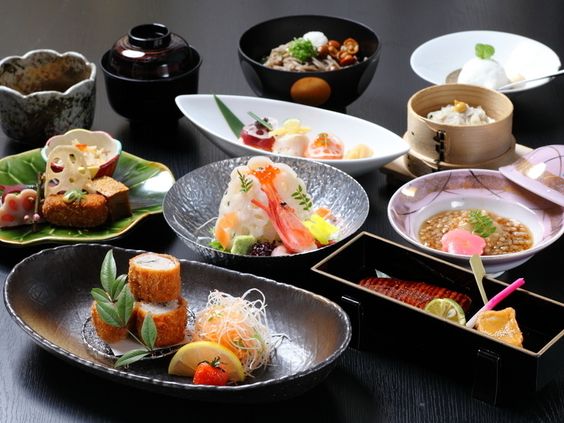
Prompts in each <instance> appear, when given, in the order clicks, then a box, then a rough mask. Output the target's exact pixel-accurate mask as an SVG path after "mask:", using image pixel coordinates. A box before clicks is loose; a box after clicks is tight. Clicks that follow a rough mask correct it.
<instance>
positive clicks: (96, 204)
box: [43, 194, 109, 228]
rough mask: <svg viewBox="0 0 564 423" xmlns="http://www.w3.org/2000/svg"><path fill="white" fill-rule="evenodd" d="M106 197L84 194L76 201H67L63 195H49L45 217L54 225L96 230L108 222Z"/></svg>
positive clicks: (46, 200) (45, 205)
mask: <svg viewBox="0 0 564 423" xmlns="http://www.w3.org/2000/svg"><path fill="white" fill-rule="evenodd" d="M108 216H109V211H108V206H107V201H106V197H104V196H103V195H100V194H84V195H83V196H82V197H81V198H80V199H77V200H74V201H68V200H65V198H64V195H63V194H54V195H48V196H47V197H46V198H45V201H44V202H43V217H44V218H45V220H46V221H47V222H49V223H51V224H53V225H57V226H65V227H72V228H94V227H96V226H100V225H103V224H104V223H106V221H107V220H108Z"/></svg>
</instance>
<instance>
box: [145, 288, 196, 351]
mask: <svg viewBox="0 0 564 423" xmlns="http://www.w3.org/2000/svg"><path fill="white" fill-rule="evenodd" d="M187 308H188V303H187V302H186V300H185V299H184V298H182V297H179V298H178V299H176V300H174V301H168V302H166V303H160V304H157V303H145V302H139V303H137V313H136V314H135V316H136V319H137V332H138V333H140V332H141V327H142V326H143V320H144V319H145V316H146V315H147V313H149V312H151V315H152V316H153V321H154V322H155V326H156V327H157V340H156V341H155V347H166V346H168V345H174V344H178V343H180V342H182V341H183V340H184V337H185V335H186V323H187V322H188V309H187Z"/></svg>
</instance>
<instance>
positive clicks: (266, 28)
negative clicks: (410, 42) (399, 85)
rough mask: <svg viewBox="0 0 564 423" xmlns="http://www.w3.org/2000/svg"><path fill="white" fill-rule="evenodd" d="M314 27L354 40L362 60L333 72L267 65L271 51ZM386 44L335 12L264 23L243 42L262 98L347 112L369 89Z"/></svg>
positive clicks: (244, 62) (245, 63)
mask: <svg viewBox="0 0 564 423" xmlns="http://www.w3.org/2000/svg"><path fill="white" fill-rule="evenodd" d="M310 31H321V32H323V33H324V34H325V35H326V36H327V38H328V39H329V40H338V41H339V42H342V41H343V40H345V39H347V38H354V39H355V40H356V41H357V42H358V44H359V51H358V53H357V57H358V60H359V61H358V62H357V63H356V64H353V65H351V66H348V67H344V68H341V69H338V70H333V71H308V72H297V71H286V70H279V69H272V68H269V67H266V66H264V65H263V63H264V60H265V59H266V58H267V57H268V55H269V54H270V52H271V50H272V49H273V48H275V47H278V46H279V45H281V44H285V43H288V42H289V41H292V40H293V39H294V38H299V37H301V36H302V35H304V34H305V33H307V32H310ZM380 46H381V42H380V39H379V38H378V36H377V35H376V34H375V33H374V31H372V30H371V29H370V28H368V27H367V26H365V25H363V24H361V23H358V22H354V21H351V20H348V19H343V18H337V17H332V16H317V15H298V16H285V17H280V18H275V19H271V20H268V21H265V22H262V23H259V24H257V25H255V26H253V27H251V28H250V29H248V30H247V31H245V32H244V33H243V35H242V36H241V39H240V40H239V61H240V63H241V68H242V70H243V74H244V75H245V79H246V80H247V82H248V83H249V85H250V86H251V88H252V89H253V91H254V92H255V93H256V94H257V95H259V96H261V97H270V98H275V99H279V100H285V101H293V102H295V103H303V104H307V105H310V106H318V107H323V108H327V109H333V110H344V109H345V108H346V106H348V105H349V104H350V103H352V102H353V101H355V100H356V99H358V97H360V95H361V94H362V93H363V92H364V91H365V90H366V88H367V87H368V85H369V84H370V81H372V77H373V76H374V72H375V71H376V67H377V66H378V60H379V59H380V51H381V48H380Z"/></svg>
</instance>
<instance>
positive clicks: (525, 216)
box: [388, 169, 564, 274]
mask: <svg viewBox="0 0 564 423" xmlns="http://www.w3.org/2000/svg"><path fill="white" fill-rule="evenodd" d="M464 209H485V210H489V211H492V212H494V213H496V214H498V215H500V216H504V217H507V218H514V219H517V220H519V221H520V222H521V223H523V224H524V225H526V226H527V227H528V228H529V229H530V231H531V232H532V234H533V246H532V247H531V248H530V249H528V250H524V251H520V252H517V253H508V254H500V255H489V256H482V257H481V258H482V262H483V263H484V267H485V269H486V272H487V273H489V274H494V273H498V272H502V271H505V270H508V269H512V268H514V267H517V266H519V265H520V264H522V263H524V262H525V261H527V260H529V259H530V258H531V257H533V255H535V254H536V253H538V252H539V251H541V250H543V249H544V248H546V247H548V246H549V245H550V244H552V243H553V242H555V241H556V240H557V239H558V238H560V236H561V235H562V233H563V232H564V209H563V208H562V207H560V206H558V205H556V204H554V203H552V202H550V201H547V200H545V199H543V198H541V197H538V196H537V195H535V194H533V193H531V192H529V191H527V190H525V189H523V188H521V187H520V186H518V185H516V184H514V183H513V182H511V181H510V180H508V179H507V178H505V177H504V176H503V175H502V174H501V173H500V172H498V171H494V170H481V169H459V170H445V171H442V172H437V173H432V174H429V175H425V176H420V177H418V178H415V179H414V180H412V181H410V182H408V183H407V184H405V185H403V186H402V187H400V188H399V189H398V190H397V191H396V192H395V194H394V195H393V196H392V198H391V199H390V202H389V203H388V218H389V221H390V223H391V225H392V227H393V228H394V229H395V230H396V232H397V233H398V234H399V235H401V236H402V237H403V238H404V239H405V240H406V241H408V242H410V243H411V244H413V245H415V246H417V247H419V248H421V249H422V250H424V251H426V252H427V253H429V254H432V255H435V256H439V257H442V258H443V259H445V260H447V261H451V262H453V263H455V264H458V265H460V266H465V267H469V259H470V256H467V255H462V254H452V253H448V252H444V251H439V250H435V249H433V248H430V247H427V246H425V245H423V244H421V243H420V241H419V236H418V232H419V228H420V227H421V224H422V223H423V221H424V220H425V219H427V218H429V217H431V216H433V215H435V214H437V213H439V212H441V211H446V210H464Z"/></svg>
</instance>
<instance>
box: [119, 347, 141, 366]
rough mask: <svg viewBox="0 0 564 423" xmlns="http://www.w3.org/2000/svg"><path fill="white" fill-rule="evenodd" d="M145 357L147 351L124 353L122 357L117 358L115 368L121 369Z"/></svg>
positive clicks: (139, 350) (138, 350)
mask: <svg viewBox="0 0 564 423" xmlns="http://www.w3.org/2000/svg"><path fill="white" fill-rule="evenodd" d="M147 355H149V351H147V350H146V349H142V348H140V349H137V350H131V351H128V352H126V353H125V354H124V355H122V356H121V357H120V358H118V360H117V361H116V363H115V367H122V366H127V365H129V364H131V363H135V362H136V361H139V360H141V359H142V358H144V357H146V356H147Z"/></svg>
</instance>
